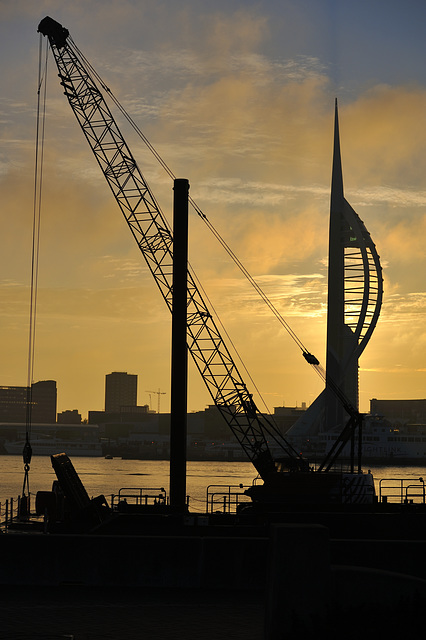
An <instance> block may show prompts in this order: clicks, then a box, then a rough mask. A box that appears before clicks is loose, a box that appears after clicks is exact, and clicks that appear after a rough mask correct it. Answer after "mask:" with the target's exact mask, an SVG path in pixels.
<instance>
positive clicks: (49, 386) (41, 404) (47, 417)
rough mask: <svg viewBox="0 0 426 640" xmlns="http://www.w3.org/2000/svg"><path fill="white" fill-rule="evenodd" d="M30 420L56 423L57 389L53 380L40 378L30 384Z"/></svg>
mask: <svg viewBox="0 0 426 640" xmlns="http://www.w3.org/2000/svg"><path fill="white" fill-rule="evenodd" d="M31 401H32V413H31V421H32V422H46V423H49V424H55V423H56V403H57V390H56V382H55V380H40V382H34V383H33V385H32V397H31Z"/></svg>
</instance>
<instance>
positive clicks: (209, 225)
mask: <svg viewBox="0 0 426 640" xmlns="http://www.w3.org/2000/svg"><path fill="white" fill-rule="evenodd" d="M68 41H69V43H70V45H71V48H73V49H74V51H75V53H76V54H77V55H78V56H79V57H80V58H81V59H82V60H83V61H84V63H85V65H86V67H87V68H88V69H89V70H90V72H91V73H92V74H93V76H94V77H95V78H96V80H97V81H98V82H99V83H100V85H101V86H102V88H103V89H104V91H106V93H107V94H108V95H109V96H110V98H111V100H112V101H113V103H114V104H115V106H116V107H117V109H118V110H119V111H120V113H121V114H122V115H123V116H124V118H125V119H126V120H127V122H128V123H129V124H130V126H131V127H132V128H133V130H134V131H135V132H136V133H137V135H138V136H139V138H140V139H141V140H142V141H143V142H144V144H145V145H146V147H147V148H148V149H149V151H151V153H152V154H153V156H154V157H155V158H156V160H157V161H158V162H159V164H160V165H161V166H162V167H163V169H164V171H165V172H166V173H167V174H168V175H169V177H170V178H172V180H175V179H176V176H175V174H174V173H173V171H172V170H171V169H170V167H169V166H168V165H167V163H166V162H165V161H164V160H163V158H162V157H161V156H160V154H159V153H158V151H157V150H156V149H155V148H154V146H153V145H152V144H151V143H150V142H149V140H148V138H147V137H146V136H145V134H144V133H143V131H142V130H141V129H140V127H139V126H138V125H137V123H136V122H135V121H134V120H133V118H132V117H131V116H130V114H129V113H128V112H127V111H126V110H125V108H124V107H123V106H122V105H121V103H120V102H119V100H118V99H117V98H116V97H115V96H114V94H113V93H112V91H111V89H110V88H109V87H108V86H107V85H106V84H105V83H104V81H103V80H102V78H101V77H100V75H99V74H98V72H97V71H96V70H95V69H94V67H93V66H92V65H91V64H90V62H89V60H87V58H86V57H85V56H84V54H83V53H82V52H81V51H80V49H79V48H78V47H77V45H76V44H75V42H74V41H73V39H72V38H71V36H69V37H68ZM189 203H190V204H191V206H192V208H193V209H194V211H195V212H196V213H197V215H198V216H199V217H200V218H201V219H202V220H203V221H204V222H205V224H206V226H207V228H208V229H209V230H210V232H211V233H212V234H213V235H214V237H215V238H216V239H217V240H218V242H219V243H220V244H221V245H222V247H223V249H224V250H225V251H226V253H227V254H228V255H229V256H230V258H231V259H232V260H233V262H234V263H235V264H236V266H237V267H238V268H239V269H240V271H241V273H242V274H243V275H244V276H245V278H246V279H247V280H248V281H249V283H250V284H251V285H252V286H253V288H254V289H255V291H257V293H258V294H259V296H260V297H261V298H262V299H263V301H264V302H265V304H266V305H267V306H268V307H269V309H270V310H271V311H272V313H273V314H274V316H275V317H276V318H277V320H278V321H279V322H280V323H281V325H282V326H283V327H284V329H285V330H286V331H287V333H288V334H289V336H290V337H291V339H292V340H293V341H294V342H295V343H296V345H297V346H298V347H299V349H300V350H301V351H302V355H303V357H304V358H305V360H306V361H307V362H308V363H309V364H310V365H312V366H313V368H314V369H315V371H316V373H317V374H318V375H319V376H320V378H321V379H322V380H323V381H325V379H326V374H325V370H324V368H323V367H322V366H321V364H320V362H319V360H318V359H317V358H316V357H315V356H314V355H313V354H312V353H310V352H309V351H308V349H307V348H306V346H305V345H304V344H303V342H302V340H301V339H300V338H299V337H298V336H297V334H296V333H295V332H294V331H293V329H292V328H291V327H290V325H289V324H288V322H287V321H286V320H285V319H284V318H283V316H282V315H281V314H280V312H279V311H278V309H277V308H276V307H275V305H274V304H273V303H272V301H271V300H270V299H269V298H268V296H267V295H266V293H265V292H264V291H263V289H262V288H261V286H260V285H259V283H258V282H256V280H255V279H254V278H253V276H252V275H251V274H250V273H249V271H248V270H247V269H246V267H245V266H244V265H243V264H242V262H241V261H240V259H239V258H238V257H237V256H236V254H235V253H234V252H233V251H232V249H231V248H230V247H229V245H228V244H227V242H226V241H225V240H224V238H223V237H222V236H221V235H220V233H219V232H218V231H217V229H216V228H215V227H214V226H213V224H212V223H211V222H210V220H209V219H208V218H207V216H206V215H205V213H203V211H202V210H201V209H200V207H199V206H198V205H197V204H196V203H195V202H194V200H193V198H191V196H189ZM222 326H223V325H222Z"/></svg>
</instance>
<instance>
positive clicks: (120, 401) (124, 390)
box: [105, 371, 138, 413]
mask: <svg viewBox="0 0 426 640" xmlns="http://www.w3.org/2000/svg"><path fill="white" fill-rule="evenodd" d="M137 391H138V376H137V375H133V374H130V373H126V372H122V371H115V372H114V373H109V374H107V375H106V376H105V411H106V413H119V412H120V409H121V407H136V402H137Z"/></svg>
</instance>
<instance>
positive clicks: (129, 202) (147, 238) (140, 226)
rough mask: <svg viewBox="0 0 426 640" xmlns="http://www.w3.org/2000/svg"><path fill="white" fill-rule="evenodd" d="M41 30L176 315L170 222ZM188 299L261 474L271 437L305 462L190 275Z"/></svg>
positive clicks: (191, 333) (198, 345) (57, 39)
mask: <svg viewBox="0 0 426 640" xmlns="http://www.w3.org/2000/svg"><path fill="white" fill-rule="evenodd" d="M38 31H39V32H40V33H41V34H43V35H44V36H47V37H48V40H49V43H50V46H51V49H52V52H53V56H54V58H55V62H56V65H57V67H58V72H59V78H60V83H61V85H62V86H63V88H64V93H65V96H66V97H67V99H68V102H69V104H70V107H71V109H72V111H73V113H74V115H75V117H76V118H77V120H78V123H79V124H80V126H81V129H82V131H83V133H84V135H85V137H86V140H87V142H88V143H89V145H90V147H91V149H92V151H93V154H94V156H95V158H96V160H97V162H98V164H99V166H100V168H101V170H102V172H103V174H104V176H105V179H106V181H107V183H108V185H109V187H110V189H111V191H112V193H113V195H114V197H115V199H116V201H117V204H118V206H119V207H120V209H121V212H122V214H123V216H124V218H125V220H126V222H127V224H128V226H129V228H130V231H131V232H132V234H133V237H134V239H135V241H136V243H137V245H138V247H139V249H140V251H141V252H142V254H143V256H144V258H145V261H146V263H147V265H148V267H149V269H150V271H151V273H152V275H153V276H154V279H155V282H156V283H157V286H158V288H159V289H160V291H161V294H162V296H163V298H164V300H165V302H166V304H167V306H168V308H169V309H170V311H172V273H173V238H172V234H171V231H170V229H169V226H168V223H167V221H166V219H165V218H164V216H163V214H162V212H161V210H160V207H159V205H158V204H157V202H156V199H155V197H154V195H153V193H152V192H151V189H150V188H149V186H148V184H147V182H146V180H145V179H144V177H143V175H142V173H141V171H140V170H139V167H138V165H137V163H136V161H135V159H134V157H133V155H132V153H131V151H130V149H129V147H128V146H127V144H126V142H125V140H124V138H123V136H122V134H121V132H120V130H119V128H118V126H117V123H116V122H115V120H114V118H113V116H112V114H111V111H110V109H109V107H108V105H107V104H106V102H105V99H104V97H103V95H102V92H101V90H100V88H99V87H98V85H97V84H96V82H95V80H94V78H93V76H92V74H91V73H90V72H89V70H88V69H87V68H86V65H85V64H84V61H83V59H82V56H81V54H80V53H79V51H78V49H77V48H76V47H75V45H74V43H73V42H72V39H71V38H70V37H69V32H68V30H67V29H65V28H64V27H62V25H60V24H59V23H58V22H56V21H55V20H53V19H52V18H49V17H46V18H44V19H43V20H42V21H41V22H40V24H39V26H38ZM187 296H188V313H187V318H188V324H187V344H188V350H189V353H190V354H191V356H192V359H193V361H194V362H195V365H196V367H197V369H198V370H199V372H200V374H201V376H202V378H203V380H204V382H205V384H206V386H207V389H208V391H209V393H210V395H211V397H212V399H213V401H214V403H215V405H216V406H217V407H218V409H219V411H220V413H221V414H222V416H223V417H224V418H225V420H226V422H227V423H228V425H229V427H230V428H231V430H232V432H233V433H234V435H235V436H236V438H237V440H238V442H239V443H240V445H241V446H242V448H243V449H244V451H245V453H246V454H247V456H248V458H249V460H250V461H251V462H252V463H253V465H254V467H255V468H256V470H257V472H258V473H259V475H260V476H261V477H262V478H265V477H266V476H267V475H268V474H269V473H271V472H273V471H275V462H274V459H273V456H272V453H271V450H270V447H269V446H268V438H269V439H272V440H273V441H275V443H276V444H277V445H279V446H280V447H281V449H282V452H283V455H285V456H288V457H290V458H293V459H300V456H299V455H298V454H297V453H296V452H295V451H294V449H293V448H292V447H291V445H289V444H288V443H287V442H286V441H285V439H284V438H283V437H282V435H281V434H280V432H279V431H278V430H277V429H276V428H275V426H274V425H273V424H271V423H270V422H269V420H268V419H267V418H266V416H264V415H262V414H261V413H260V412H259V411H258V409H257V407H256V405H255V403H254V401H253V398H252V395H251V394H250V393H249V391H248V389H247V387H246V384H245V383H244V381H243V379H242V377H241V375H240V373H239V371H238V369H237V366H236V364H235V362H234V361H233V358H232V356H231V354H230V352H229V350H228V348H227V347H226V345H225V343H224V341H223V339H222V338H221V335H220V333H219V330H218V328H217V326H216V324H215V322H214V320H213V318H212V315H211V314H210V312H209V310H208V308H207V305H206V304H205V302H204V300H203V298H202V296H201V293H200V291H199V289H198V287H197V285H196V283H195V280H194V278H193V276H192V274H191V272H190V271H188V289H187Z"/></svg>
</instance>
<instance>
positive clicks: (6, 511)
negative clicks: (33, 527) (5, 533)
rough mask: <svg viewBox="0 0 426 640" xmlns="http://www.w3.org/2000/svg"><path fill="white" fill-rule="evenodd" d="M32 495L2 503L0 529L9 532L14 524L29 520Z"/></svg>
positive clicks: (0, 504)
mask: <svg viewBox="0 0 426 640" xmlns="http://www.w3.org/2000/svg"><path fill="white" fill-rule="evenodd" d="M30 507H31V495H29V496H25V497H24V498H22V497H21V496H18V497H17V498H9V499H7V500H5V501H4V502H0V529H1V530H7V528H8V527H9V526H10V525H11V524H12V522H14V521H16V520H19V519H24V518H27V517H28V516H29V514H30Z"/></svg>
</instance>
